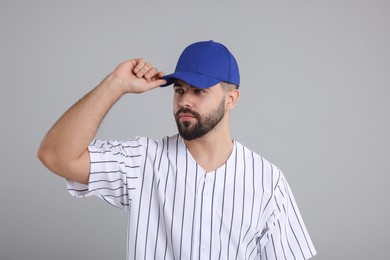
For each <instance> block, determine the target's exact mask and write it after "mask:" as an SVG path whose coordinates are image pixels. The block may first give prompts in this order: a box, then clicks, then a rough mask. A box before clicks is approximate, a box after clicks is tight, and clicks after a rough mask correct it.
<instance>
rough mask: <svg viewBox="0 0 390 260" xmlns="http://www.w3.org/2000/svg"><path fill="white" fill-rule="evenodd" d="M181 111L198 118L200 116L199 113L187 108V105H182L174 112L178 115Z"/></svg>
mask: <svg viewBox="0 0 390 260" xmlns="http://www.w3.org/2000/svg"><path fill="white" fill-rule="evenodd" d="M181 113H186V114H191V115H192V116H193V117H195V118H199V117H200V115H199V113H197V112H195V111H193V110H191V109H189V108H188V107H182V108H180V109H179V110H177V112H176V113H175V116H176V117H179V115H180V114H181Z"/></svg>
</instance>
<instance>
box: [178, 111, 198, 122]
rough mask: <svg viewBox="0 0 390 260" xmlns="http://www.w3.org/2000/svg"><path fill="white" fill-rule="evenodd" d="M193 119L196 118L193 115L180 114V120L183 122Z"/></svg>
mask: <svg viewBox="0 0 390 260" xmlns="http://www.w3.org/2000/svg"><path fill="white" fill-rule="evenodd" d="M192 118H195V117H194V116H193V115H192V114H189V113H181V114H179V119H181V120H191V119H192Z"/></svg>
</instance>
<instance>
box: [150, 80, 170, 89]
mask: <svg viewBox="0 0 390 260" xmlns="http://www.w3.org/2000/svg"><path fill="white" fill-rule="evenodd" d="M165 83H167V82H166V81H165V80H164V79H158V80H153V81H149V82H148V83H147V84H146V86H147V88H148V90H150V89H154V88H158V87H160V86H161V85H164V84H165Z"/></svg>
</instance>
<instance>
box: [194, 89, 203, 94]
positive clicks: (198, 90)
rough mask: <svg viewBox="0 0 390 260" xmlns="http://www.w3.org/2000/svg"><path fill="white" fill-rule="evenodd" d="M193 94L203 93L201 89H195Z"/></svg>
mask: <svg viewBox="0 0 390 260" xmlns="http://www.w3.org/2000/svg"><path fill="white" fill-rule="evenodd" d="M194 92H195V94H202V93H203V92H204V90H203V89H200V88H197V89H195V90H194Z"/></svg>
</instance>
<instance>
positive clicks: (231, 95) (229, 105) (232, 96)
mask: <svg viewBox="0 0 390 260" xmlns="http://www.w3.org/2000/svg"><path fill="white" fill-rule="evenodd" d="M239 98H240V91H239V90H238V89H233V90H230V91H229V92H227V93H226V109H227V110H232V109H233V108H234V107H235V106H236V104H237V102H238V99H239Z"/></svg>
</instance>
